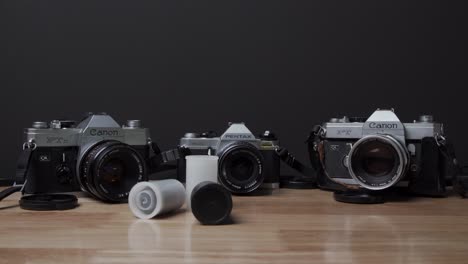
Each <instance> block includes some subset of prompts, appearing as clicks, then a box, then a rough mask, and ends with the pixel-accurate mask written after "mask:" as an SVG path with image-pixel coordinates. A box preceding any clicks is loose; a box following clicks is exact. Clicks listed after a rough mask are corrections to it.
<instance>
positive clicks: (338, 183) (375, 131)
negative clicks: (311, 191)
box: [309, 109, 456, 196]
mask: <svg viewBox="0 0 468 264" xmlns="http://www.w3.org/2000/svg"><path fill="white" fill-rule="evenodd" d="M311 136H312V138H311V139H310V140H309V152H310V155H311V161H312V164H313V165H314V167H315V169H316V170H317V172H318V175H317V181H318V185H319V186H320V187H321V188H324V189H330V190H343V189H348V190H349V189H365V190H371V191H380V190H384V189H387V188H390V187H392V186H396V185H403V186H407V187H409V190H410V191H411V192H413V193H416V194H420V195H427V196H443V195H445V186H446V183H445V182H446V177H447V176H451V175H448V174H450V173H451V172H450V169H449V168H450V167H451V164H452V163H454V162H456V161H455V160H454V159H452V158H450V157H448V156H447V155H445V154H444V153H446V152H447V151H446V147H447V145H446V140H445V135H444V130H443V125H442V124H441V123H437V122H434V120H433V117H432V116H429V115H424V116H421V117H419V119H418V120H416V121H414V122H413V123H402V122H401V121H400V120H399V119H398V117H397V116H396V115H395V113H394V111H393V110H380V109H378V110H377V111H375V112H374V113H373V114H372V115H371V116H370V117H369V118H367V119H366V118H348V117H344V118H333V119H331V120H330V121H329V122H327V123H324V124H323V125H321V126H317V127H316V129H315V131H314V132H313V133H312V135H311Z"/></svg>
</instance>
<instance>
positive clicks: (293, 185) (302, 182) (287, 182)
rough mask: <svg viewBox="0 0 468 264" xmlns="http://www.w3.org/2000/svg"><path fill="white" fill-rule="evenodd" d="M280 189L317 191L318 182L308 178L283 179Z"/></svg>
mask: <svg viewBox="0 0 468 264" xmlns="http://www.w3.org/2000/svg"><path fill="white" fill-rule="evenodd" d="M280 187H281V188H285V189H317V181H316V180H315V179H314V178H307V177H282V178H281V180H280Z"/></svg>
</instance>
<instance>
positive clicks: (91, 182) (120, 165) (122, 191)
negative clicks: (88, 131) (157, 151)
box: [78, 141, 146, 202]
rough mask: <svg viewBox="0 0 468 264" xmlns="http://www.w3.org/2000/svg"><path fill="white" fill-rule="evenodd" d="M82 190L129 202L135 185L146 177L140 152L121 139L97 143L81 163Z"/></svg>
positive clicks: (79, 178)
mask: <svg viewBox="0 0 468 264" xmlns="http://www.w3.org/2000/svg"><path fill="white" fill-rule="evenodd" d="M79 170H80V171H79V175H78V182H79V183H80V186H81V189H82V190H83V191H86V192H88V193H90V194H91V195H92V196H94V197H95V198H98V199H100V200H103V201H106V202H125V201H127V198H128V195H129V193H130V190H131V188H132V187H133V186H134V185H135V184H136V183H138V182H140V181H142V180H145V179H146V167H145V162H144V159H143V158H142V157H141V156H140V154H139V153H138V152H137V151H136V150H135V149H133V148H132V147H130V146H129V145H127V144H124V143H122V142H120V141H103V142H99V143H98V144H96V145H94V146H93V147H92V148H90V150H89V151H88V152H87V153H86V154H85V155H84V156H83V158H82V159H81V161H80V164H79Z"/></svg>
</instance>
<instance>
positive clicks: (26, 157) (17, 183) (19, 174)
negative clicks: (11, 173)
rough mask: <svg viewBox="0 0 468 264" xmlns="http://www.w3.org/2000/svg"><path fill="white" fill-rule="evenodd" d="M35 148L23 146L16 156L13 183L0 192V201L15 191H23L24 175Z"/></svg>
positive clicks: (26, 172)
mask: <svg viewBox="0 0 468 264" xmlns="http://www.w3.org/2000/svg"><path fill="white" fill-rule="evenodd" d="M34 150H35V148H29V147H25V148H24V150H23V151H22V152H21V154H20V156H19V157H18V162H17V165H16V175H15V178H14V185H13V186H11V187H9V188H7V189H5V190H3V191H2V192H0V201H1V200H3V199H5V198H6V197H8V196H10V195H12V194H13V193H15V192H19V191H22V192H23V191H24V184H25V183H26V176H27V174H28V169H29V162H30V160H31V157H32V154H33V152H34Z"/></svg>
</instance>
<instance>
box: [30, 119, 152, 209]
mask: <svg viewBox="0 0 468 264" xmlns="http://www.w3.org/2000/svg"><path fill="white" fill-rule="evenodd" d="M25 133H26V143H25V144H24V148H25V149H27V150H30V151H31V155H30V158H29V164H28V166H27V173H26V175H25V177H24V178H25V179H26V181H27V182H26V183H25V192H26V193H29V194H37V193H57V192H71V191H79V190H82V191H85V192H87V193H89V194H91V195H92V196H94V197H95V198H98V199H101V200H103V201H107V202H124V201H126V200H127V197H128V195H129V192H130V190H131V188H132V187H133V186H134V185H135V184H136V183H137V182H139V181H142V180H147V165H148V160H149V157H150V149H151V146H150V145H151V140H150V134H149V130H148V129H147V128H143V127H141V123H140V121H139V120H130V121H128V122H127V124H126V125H124V126H120V125H119V124H118V123H117V122H116V121H115V120H114V119H112V117H110V116H109V115H107V114H89V115H88V117H87V118H85V119H84V120H83V121H81V122H80V123H78V124H77V123H76V122H73V121H64V120H54V121H52V122H50V123H47V122H34V123H33V126H32V127H31V128H27V129H25Z"/></svg>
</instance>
